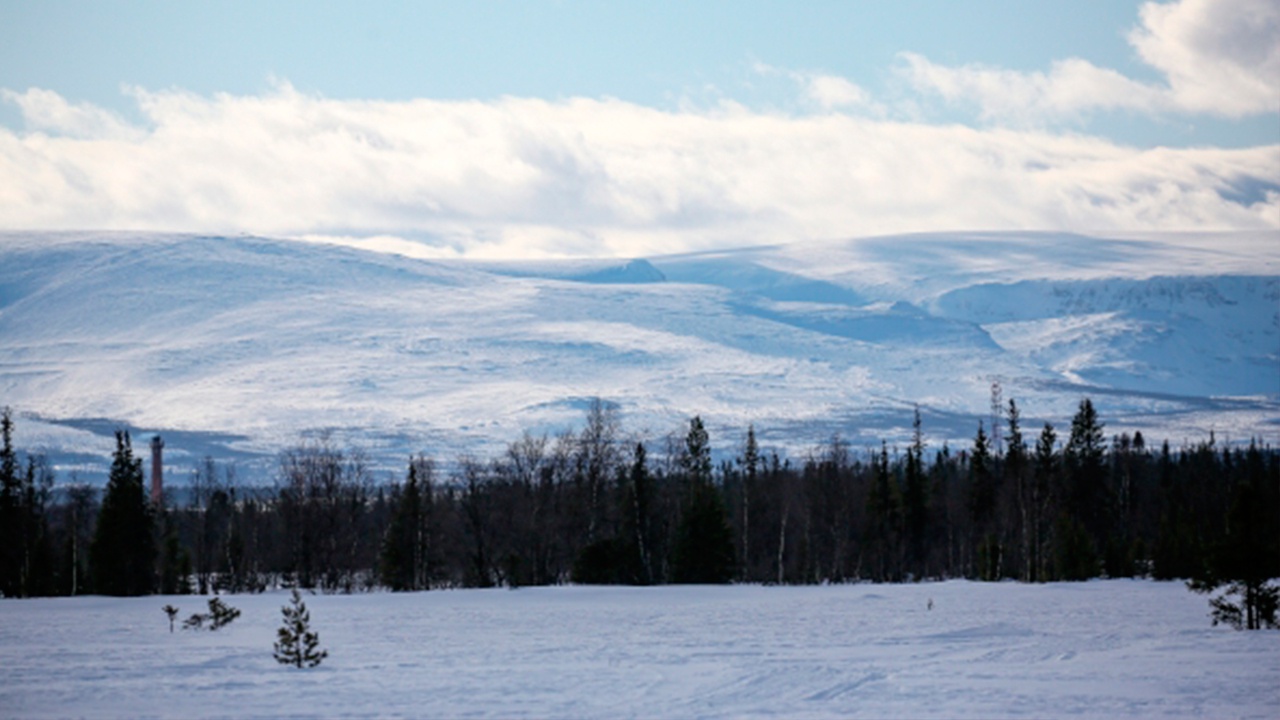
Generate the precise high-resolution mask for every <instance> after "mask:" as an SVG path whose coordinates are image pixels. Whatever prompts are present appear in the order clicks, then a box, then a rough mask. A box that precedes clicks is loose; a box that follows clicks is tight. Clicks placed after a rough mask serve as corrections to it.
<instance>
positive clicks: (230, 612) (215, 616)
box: [209, 598, 240, 630]
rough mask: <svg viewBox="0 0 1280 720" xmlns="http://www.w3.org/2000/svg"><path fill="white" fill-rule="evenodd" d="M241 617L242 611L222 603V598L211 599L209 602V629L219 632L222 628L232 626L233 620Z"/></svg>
mask: <svg viewBox="0 0 1280 720" xmlns="http://www.w3.org/2000/svg"><path fill="white" fill-rule="evenodd" d="M238 617H240V609H239V608H233V607H231V606H230V605H228V604H226V603H224V602H222V600H221V599H220V598H211V599H210V600H209V619H210V621H211V622H210V623H209V629H210V630H217V629H218V628H220V627H224V626H226V625H230V624H231V622H232V621H233V620H235V619H236V618H238Z"/></svg>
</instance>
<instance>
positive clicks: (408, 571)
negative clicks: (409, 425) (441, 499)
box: [380, 460, 431, 591]
mask: <svg viewBox="0 0 1280 720" xmlns="http://www.w3.org/2000/svg"><path fill="white" fill-rule="evenodd" d="M423 464H424V463H423V462H422V461H415V460H410V462H409V476H408V478H407V479H406V480H405V483H404V487H403V488H401V490H400V492H399V495H398V496H397V497H396V503H395V514H394V516H393V517H392V520H391V526H390V527H388V528H387V535H386V538H385V540H384V541H383V544H382V557H381V567H380V571H381V572H380V574H381V576H382V582H383V584H385V585H386V586H387V587H389V588H391V589H392V590H394V591H405V590H425V589H427V588H428V587H429V577H428V576H429V574H430V573H429V568H428V567H427V565H428V563H427V551H428V543H427V528H426V523H427V512H426V509H427V507H428V506H429V503H430V498H426V502H424V494H425V493H424V489H423V483H421V482H419V478H418V466H419V465H423ZM430 492H431V490H430V486H429V485H428V487H427V488H426V493H430Z"/></svg>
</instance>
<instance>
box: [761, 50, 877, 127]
mask: <svg viewBox="0 0 1280 720" xmlns="http://www.w3.org/2000/svg"><path fill="white" fill-rule="evenodd" d="M752 69H754V70H755V71H756V72H757V73H758V74H760V75H772V76H781V77H785V78H787V79H789V80H791V81H792V82H794V83H795V84H796V85H798V86H799V88H800V90H801V92H802V93H803V96H804V98H805V100H807V101H808V102H809V103H811V104H812V105H813V106H815V107H817V108H818V109H820V110H824V111H831V110H840V109H845V110H851V109H861V110H869V111H871V112H872V113H873V114H883V108H882V107H881V106H880V105H879V104H878V103H876V102H874V101H873V100H872V98H871V93H869V92H867V91H866V90H865V89H864V88H862V87H861V86H860V85H858V84H856V83H854V82H852V81H850V80H848V79H847V78H843V77H840V76H839V75H830V74H827V73H820V72H811V71H799V70H785V69H782V68H777V67H773V66H772V65H767V64H765V63H761V62H757V63H755V64H754V65H753V66H752Z"/></svg>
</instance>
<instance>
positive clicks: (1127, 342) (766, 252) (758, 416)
mask: <svg viewBox="0 0 1280 720" xmlns="http://www.w3.org/2000/svg"><path fill="white" fill-rule="evenodd" d="M993 381H999V382H1000V383H1001V384H1002V386H1003V391H1004V397H1005V398H1011V397H1012V398H1016V399H1017V400H1018V402H1019V405H1020V406H1021V408H1022V411H1023V414H1024V424H1025V426H1026V427H1028V428H1031V429H1032V430H1033V431H1034V429H1036V428H1038V426H1039V423H1040V422H1041V421H1044V420H1049V421H1052V422H1054V423H1055V424H1057V425H1058V426H1059V427H1061V426H1062V425H1063V424H1064V423H1066V422H1067V421H1069V419H1070V416H1071V414H1072V412H1073V411H1074V410H1075V407H1076V404H1077V403H1078V402H1079V400H1080V398H1081V397H1084V396H1091V397H1093V399H1094V401H1095V404H1096V405H1097V406H1098V408H1099V411H1100V412H1101V414H1102V419H1103V421H1104V422H1106V423H1107V425H1108V431H1109V432H1115V433H1118V432H1121V431H1130V432H1132V431H1134V430H1141V431H1142V432H1143V433H1144V434H1145V435H1147V436H1148V438H1149V439H1151V440H1154V441H1159V440H1161V439H1169V440H1170V441H1171V442H1172V443H1174V444H1175V445H1177V444H1180V443H1182V442H1184V441H1187V440H1190V441H1198V440H1201V439H1204V438H1206V437H1207V436H1208V434H1209V432H1210V431H1215V432H1216V433H1217V436H1218V437H1219V438H1220V439H1222V438H1226V439H1231V440H1247V439H1248V438H1249V437H1255V436H1260V437H1262V438H1263V439H1265V440H1267V441H1269V442H1271V443H1273V444H1274V443H1277V442H1280V242H1277V241H1276V237H1275V233H1268V232H1240V233H1224V234H1200V235H1185V234H1175V233H1165V234H1157V235H1147V236H1133V237H1116V236H1111V237H1104V236H1085V235H1071V234H1064V233H985V234H984V233H954V234H938V235H911V236H897V237H885V238H862V239H853V240H848V241H840V242H810V243H794V244H787V245H778V246H770V247H753V248H745V249H742V250H736V251H719V252H712V253H700V254H694V255H682V256H668V257H652V258H647V259H637V260H617V259H613V260H571V261H541V262H521V261H509V262H501V263H499V262H476V261H461V260H456V261H426V260H420V259H413V258H407V257H402V256H398V255H389V254H381V253H375V252H369V251H363V250H355V249H351V248H345V247H336V246H329V245H319V244H313V243H303V242H297V241H288V240H270V239H263V238H252V237H230V238H218V237H195V236H181V235H137V234H133V235H130V234H53V233H44V234H30V233H27V234H22V233H9V234H0V404H7V405H11V406H12V407H13V408H14V409H15V410H16V411H17V412H18V413H19V423H18V438H17V441H18V445H19V446H20V447H22V448H23V449H27V450H32V451H47V452H49V453H50V454H51V455H52V456H53V457H54V458H55V460H56V462H57V463H58V465H59V471H60V472H59V474H60V477H61V479H63V480H66V479H67V478H68V476H69V473H70V472H71V471H73V470H74V471H78V472H82V473H83V474H86V475H88V476H92V475H93V474H94V472H95V467H96V472H97V473H99V476H100V474H101V471H102V469H103V468H104V467H105V460H106V456H107V454H108V453H109V451H110V448H111V431H112V429H114V428H115V427H116V426H126V427H132V428H134V429H135V430H136V431H137V432H138V433H140V434H141V433H148V434H149V433H151V432H160V433H162V434H164V435H165V438H166V448H167V450H166V452H167V455H166V457H167V458H168V460H169V462H170V464H171V467H170V476H171V477H177V478H184V477H185V476H186V475H187V474H188V473H189V472H190V469H191V467H192V466H193V465H194V464H195V462H196V461H197V460H198V459H199V458H200V457H201V456H203V455H205V454H211V455H213V456H215V457H217V458H220V459H223V460H231V461H236V462H237V463H238V464H239V465H240V476H241V479H242V480H245V481H251V482H252V481H269V480H270V475H271V471H272V469H273V467H272V466H273V460H272V458H273V456H274V454H275V453H277V452H278V451H279V450H280V449H282V448H283V447H286V446H288V445H289V444H292V443H296V442H298V441H299V439H300V438H301V437H302V436H303V435H304V434H307V433H315V432H319V431H329V432H331V433H332V434H333V435H334V437H335V439H336V440H338V441H339V442H340V443H342V444H348V443H349V444H354V445H358V446H360V447H363V448H364V449H365V450H366V451H367V452H368V454H369V456H370V458H371V460H372V461H373V465H374V466H375V467H376V468H378V469H379V470H380V471H386V472H387V473H391V472H394V473H396V474H399V473H401V472H402V471H403V464H404V459H405V458H406V457H408V456H409V455H410V454H412V453H418V452H425V453H427V454H429V455H433V456H436V457H437V458H440V459H442V460H443V461H445V462H450V461H451V460H452V459H453V458H455V457H456V456H457V455H458V454H460V453H470V454H474V455H477V456H481V457H485V456H491V455H493V454H496V453H497V452H499V451H500V450H501V449H502V448H503V447H504V446H505V444H506V443H508V442H511V441H514V440H516V439H518V438H519V436H520V434H521V433H522V432H523V431H525V430H530V431H532V432H535V433H541V432H548V433H551V434H554V433H556V432H558V431H560V430H563V429H565V428H568V427H571V426H574V425H576V424H579V423H580V422H581V420H582V417H583V415H584V408H585V407H586V405H587V403H588V399H589V398H591V397H597V396H598V397H600V398H603V399H605V400H606V401H608V402H611V403H614V404H616V406H617V407H618V409H619V411H620V413H621V419H622V422H623V424H624V427H625V428H626V429H627V430H628V431H631V432H635V433H637V434H639V435H641V436H643V437H646V438H649V439H660V438H661V437H662V436H663V435H665V434H666V433H669V432H672V431H675V430H677V429H678V428H680V426H681V425H682V424H685V423H687V420H688V419H689V418H690V417H692V416H693V415H694V414H700V415H702V417H703V418H704V420H705V421H706V422H707V424H708V427H709V429H710V430H711V434H712V443H713V445H714V446H715V447H716V448H717V450H719V451H722V452H724V453H726V454H731V453H732V452H734V450H735V449H736V447H737V446H738V445H739V444H740V443H741V441H742V436H743V435H744V434H745V432H746V427H747V425H748V424H749V423H754V424H755V426H756V429H757V432H758V433H759V435H760V438H761V441H762V442H763V444H764V445H765V447H766V449H779V450H781V451H783V452H784V453H789V454H791V455H803V454H804V453H805V452H807V451H808V450H809V449H811V448H813V447H814V446H815V445H817V444H819V443H822V442H825V441H827V440H829V439H830V438H831V437H832V435H834V434H837V433H838V434H840V435H841V436H843V437H844V438H845V439H846V440H848V441H850V442H851V444H852V445H853V447H854V449H855V450H858V449H863V448H867V447H875V446H878V445H879V442H880V439H881V438H885V439H888V440H889V441H890V442H891V443H892V442H901V441H902V440H903V439H905V438H906V437H908V435H909V432H910V422H911V417H912V411H913V409H914V406H915V405H916V404H917V403H918V404H919V406H920V409H921V412H922V414H923V417H924V431H925V435H926V439H927V440H928V441H929V442H930V444H931V445H932V446H935V447H937V446H940V445H941V443H942V441H944V440H949V441H951V442H953V443H956V442H966V441H967V439H968V438H971V437H972V436H973V433H974V431H975V429H976V425H977V421H978V419H979V418H988V419H989V390H990V387H991V384H992V382H993Z"/></svg>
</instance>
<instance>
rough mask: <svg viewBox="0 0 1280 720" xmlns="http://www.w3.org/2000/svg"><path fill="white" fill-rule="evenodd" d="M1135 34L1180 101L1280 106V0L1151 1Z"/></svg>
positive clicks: (1254, 109) (1237, 112) (1215, 110)
mask: <svg viewBox="0 0 1280 720" xmlns="http://www.w3.org/2000/svg"><path fill="white" fill-rule="evenodd" d="M1140 13H1141V18H1142V26H1141V27H1139V28H1136V29H1135V30H1134V31H1133V32H1132V33H1130V35H1129V42H1130V43H1132V44H1133V46H1134V48H1136V49H1137V51H1138V54H1139V55H1140V56H1141V57H1142V59H1143V60H1145V61H1146V62H1147V63H1148V64H1150V65H1151V66H1152V67H1155V68H1157V69H1159V70H1160V71H1161V72H1162V73H1164V74H1165V76H1166V77H1167V78H1168V81H1169V95H1170V97H1171V99H1172V101H1173V103H1174V104H1175V105H1176V106H1177V107H1179V108H1181V109H1183V110H1186V111H1189V112H1203V113H1212V114H1217V115H1224V116H1227V117H1240V116H1244V115H1253V114H1257V113H1266V112H1277V111H1280V3H1277V2H1275V0H1182V1H1181V2H1177V3H1171V4H1167V5H1165V4H1159V3H1147V4H1145V5H1143V6H1142V10H1141V11H1140Z"/></svg>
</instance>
